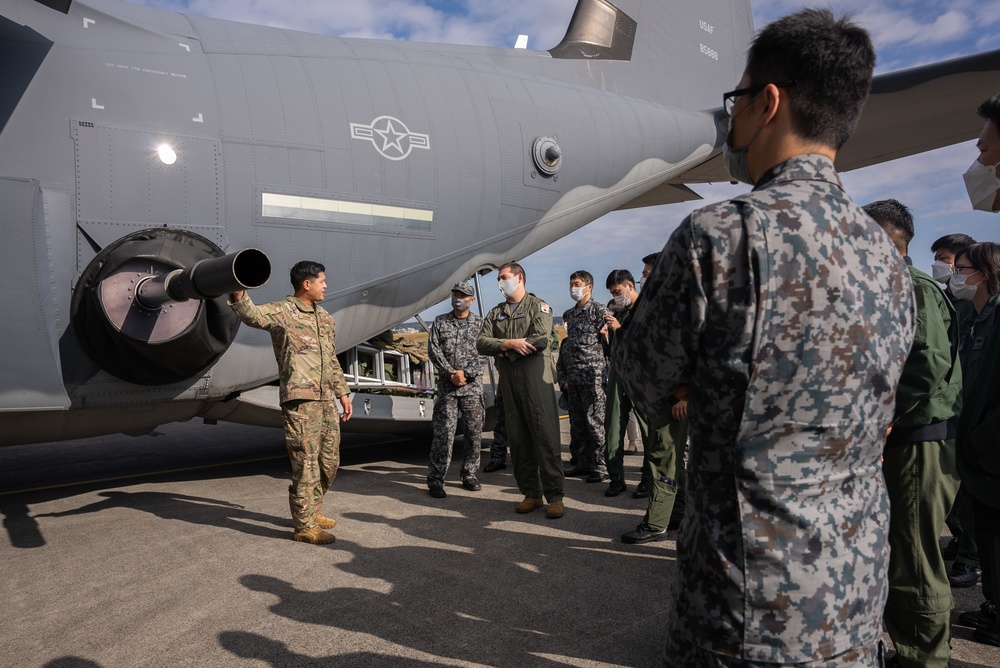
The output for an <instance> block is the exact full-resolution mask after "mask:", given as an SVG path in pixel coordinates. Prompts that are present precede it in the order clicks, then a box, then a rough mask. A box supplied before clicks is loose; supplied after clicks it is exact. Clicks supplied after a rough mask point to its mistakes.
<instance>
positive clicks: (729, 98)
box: [722, 81, 795, 116]
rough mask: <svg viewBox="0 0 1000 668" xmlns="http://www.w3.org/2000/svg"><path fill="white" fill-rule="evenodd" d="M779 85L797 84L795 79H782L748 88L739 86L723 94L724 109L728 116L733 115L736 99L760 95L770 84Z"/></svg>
mask: <svg viewBox="0 0 1000 668" xmlns="http://www.w3.org/2000/svg"><path fill="white" fill-rule="evenodd" d="M771 85H774V86H777V87H778V88H790V87H792V86H794V85H795V82H794V81H782V82H781V83H773V82H768V83H762V84H757V85H755V86H747V87H746V88H737V89H736V90H731V91H729V92H728V93H723V94H722V110H723V111H724V112H726V116H732V115H733V107H734V106H735V105H736V99H737V98H739V97H742V96H743V95H753V96H754V97H756V96H758V95H760V93H761V91H763V90H764V89H765V88H767V87H768V86H771Z"/></svg>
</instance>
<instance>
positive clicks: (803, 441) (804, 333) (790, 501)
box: [612, 155, 914, 668]
mask: <svg viewBox="0 0 1000 668" xmlns="http://www.w3.org/2000/svg"><path fill="white" fill-rule="evenodd" d="M913 329H914V315H913V298H912V288H911V285H910V279H909V276H908V275H907V272H906V267H905V264H904V263H903V260H902V258H901V257H900V256H899V253H898V251H897V250H896V249H895V248H894V247H893V246H892V245H891V244H890V242H889V239H888V237H887V235H886V234H885V233H884V232H883V231H882V229H881V228H879V227H878V226H877V225H876V224H875V222H874V221H872V220H871V219H870V218H868V216H867V215H866V214H865V213H864V211H863V210H862V209H861V208H860V207H858V206H857V205H856V204H855V203H854V202H853V201H851V199H850V198H849V197H848V196H847V195H846V194H845V193H844V191H843V187H842V186H841V184H840V181H839V180H838V178H837V174H836V170H835V168H834V166H833V163H832V162H831V161H830V160H829V159H827V158H825V157H823V156H818V155H800V156H796V157H793V158H791V159H789V160H787V161H785V162H783V163H781V164H779V165H777V166H775V167H773V168H772V169H770V170H769V171H768V172H767V173H765V174H764V175H763V176H762V177H761V179H760V180H759V181H758V184H757V186H756V187H755V189H754V191H753V192H752V193H749V194H747V195H744V196H741V197H738V198H735V199H733V200H730V201H726V202H721V203H719V204H715V205H712V206H709V207H706V208H704V209H700V210H698V211H695V212H694V213H692V214H691V215H690V216H688V218H687V219H685V221H684V222H683V223H681V225H680V227H679V228H678V229H677V230H676V231H675V232H674V234H673V235H672V236H671V237H670V240H669V241H668V242H667V244H666V246H665V248H664V250H663V252H662V253H661V256H660V259H659V260H658V261H657V264H656V266H655V267H654V269H653V273H652V275H651V277H650V279H649V280H648V282H647V283H646V286H645V289H644V290H643V296H642V299H640V300H639V303H638V304H637V305H636V313H635V315H634V317H633V322H632V323H631V325H630V326H629V328H628V330H627V331H626V332H625V334H624V338H623V340H622V341H620V344H621V345H619V346H617V347H616V348H615V349H614V350H613V351H612V359H613V361H614V362H615V363H617V364H618V365H619V368H620V371H621V373H622V377H623V379H624V381H625V384H626V388H627V392H628V394H629V396H631V397H632V398H633V400H634V401H636V403H638V404H639V405H640V407H642V408H643V409H644V410H645V411H646V412H647V413H648V414H653V415H658V414H662V413H664V412H665V411H666V408H667V407H668V406H669V405H670V395H671V392H672V391H673V390H674V389H675V388H676V387H677V386H678V385H679V384H680V382H681V379H682V378H683V377H685V376H690V378H691V382H692V394H691V398H690V400H689V408H690V417H689V424H690V450H689V455H688V457H689V459H688V489H687V512H686V513H685V515H684V520H683V522H682V523H681V527H680V534H679V538H678V549H677V552H678V555H679V564H678V583H677V588H676V611H675V614H674V616H673V619H672V622H673V628H672V630H671V631H670V632H669V633H668V634H667V636H668V641H667V648H666V654H665V665H667V666H675V667H676V666H684V667H685V668H699V667H701V666H721V665H726V666H729V665H743V662H752V663H762V664H776V665H788V664H800V663H801V664H802V665H803V666H810V667H812V666H876V665H879V663H878V662H879V660H880V659H879V654H880V653H881V651H882V649H883V648H882V646H881V640H880V632H881V622H882V611H883V609H884V607H885V601H886V596H887V593H888V572H887V566H888V557H889V554H888V552H889V550H888V540H887V538H888V537H887V535H886V534H887V529H888V519H889V503H888V497H887V495H886V491H885V482H884V480H883V477H882V467H881V462H880V459H881V456H882V444H883V439H884V437H885V430H886V428H887V427H888V425H889V423H890V422H891V421H892V416H893V410H894V407H895V388H896V384H897V381H898V380H899V376H900V372H901V371H902V368H903V362H904V360H905V358H906V355H907V353H908V352H909V349H910V344H911V342H912V340H913Z"/></svg>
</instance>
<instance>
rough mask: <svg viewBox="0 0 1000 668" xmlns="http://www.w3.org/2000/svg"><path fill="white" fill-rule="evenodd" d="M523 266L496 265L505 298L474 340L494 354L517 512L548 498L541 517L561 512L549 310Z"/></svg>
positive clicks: (483, 351) (482, 349)
mask: <svg viewBox="0 0 1000 668" xmlns="http://www.w3.org/2000/svg"><path fill="white" fill-rule="evenodd" d="M524 279H525V275H524V269H523V268H522V267H521V265H519V264H517V263H516V262H510V263H508V264H505V265H503V266H502V267H500V272H499V274H498V281H499V285H500V291H501V292H502V293H503V295H504V297H505V300H504V301H503V302H501V303H500V304H498V305H497V306H495V307H493V309H492V310H491V311H490V312H489V313H488V314H487V315H486V319H485V320H484V321H483V329H482V331H481V332H480V334H479V338H477V339H476V348H477V349H478V350H479V353H480V354H481V355H493V356H495V357H496V359H497V370H498V371H499V372H500V391H501V392H502V393H503V403H504V409H505V410H506V413H507V439H508V444H509V445H510V457H511V461H512V463H513V464H514V479H515V480H516V481H517V487H518V489H520V490H521V493H522V494H524V500H523V501H521V503H519V504H517V507H516V508H515V510H516V511H517V512H519V513H530V512H531V511H532V510H535V509H536V508H541V507H542V505H543V502H542V495H543V494H544V495H545V498H546V499H547V500H548V502H549V507H548V509H547V511H546V513H545V516H546V517H548V518H549V519H557V518H560V517H562V516H563V512H564V508H563V482H564V480H565V478H564V475H563V467H562V457H561V454H560V446H561V444H560V437H559V412H558V407H557V406H556V394H555V389H554V388H553V384H554V383H555V381H556V379H555V365H554V364H553V363H552V346H551V345H550V344H551V343H552V338H551V335H552V308H551V307H550V306H549V305H548V304H546V303H545V302H544V301H542V300H541V299H539V298H538V297H536V296H534V295H533V294H530V293H529V292H528V291H527V290H526V288H525V285H524Z"/></svg>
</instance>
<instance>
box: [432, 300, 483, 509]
mask: <svg viewBox="0 0 1000 668" xmlns="http://www.w3.org/2000/svg"><path fill="white" fill-rule="evenodd" d="M474 301H476V291H475V290H473V289H472V285H470V284H469V283H468V281H466V282H463V283H458V284H456V285H455V287H453V288H452V289H451V312H449V313H445V314H443V315H439V316H438V317H437V318H435V319H434V324H433V325H432V326H431V333H430V338H429V339H428V344H427V350H428V352H429V353H430V358H431V362H432V363H433V364H434V367H435V368H436V369H437V375H438V383H437V399H436V400H435V401H434V418H433V421H434V437H433V439H432V440H431V464H430V470H429V471H428V472H427V487H428V489H429V490H430V495H431V496H433V497H434V498H435V499H443V498H445V497H446V496H447V494H446V493H445V491H444V476H445V474H446V473H447V472H448V465H449V464H451V451H452V445H453V442H454V440H455V426H456V424H457V422H458V414H459V411H461V413H462V433H463V436H464V440H465V458H464V460H463V463H462V487H464V488H465V489H467V490H469V491H471V492H478V491H479V490H480V489H482V485H480V484H479V481H478V480H477V479H476V472H477V471H478V470H479V451H480V449H481V447H482V436H483V418H484V415H485V408H484V405H483V358H482V357H480V355H479V353H478V352H476V337H477V336H479V330H480V329H482V326H483V319H482V318H480V317H479V316H478V315H476V314H474V313H472V312H471V311H470V309H471V308H472V303H473V302H474Z"/></svg>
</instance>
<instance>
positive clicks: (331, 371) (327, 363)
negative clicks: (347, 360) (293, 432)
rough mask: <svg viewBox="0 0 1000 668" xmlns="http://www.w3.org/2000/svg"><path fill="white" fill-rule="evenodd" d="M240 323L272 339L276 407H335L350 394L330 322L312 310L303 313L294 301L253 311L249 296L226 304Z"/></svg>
mask: <svg viewBox="0 0 1000 668" xmlns="http://www.w3.org/2000/svg"><path fill="white" fill-rule="evenodd" d="M230 306H231V307H232V309H233V311H234V312H235V313H236V315H237V316H238V317H239V319H240V320H242V321H243V322H244V323H246V324H247V325H249V326H251V327H256V328H257V329H264V330H267V331H268V332H269V333H270V334H271V345H272V346H273V347H274V357H275V359H276V360H277V362H278V378H279V380H280V382H281V393H280V401H281V403H282V404H284V403H285V402H286V401H293V400H296V399H311V400H320V401H334V400H335V399H337V398H338V397H342V396H344V395H345V394H350V392H351V391H350V389H349V388H348V387H347V381H346V380H345V379H344V371H343V369H341V368H340V362H339V361H338V360H337V350H336V348H335V346H334V334H335V331H334V324H333V316H331V315H330V314H329V313H327V312H326V310H325V309H324V308H323V307H322V306H320V305H319V304H316V305H315V306H314V307H313V308H309V307H307V306H306V305H305V304H303V303H302V302H301V301H300V300H298V299H296V298H295V297H286V298H285V299H284V300H283V301H280V302H269V303H267V304H261V305H260V306H257V305H256V304H254V303H253V301H252V300H251V299H250V295H248V294H247V293H243V299H241V300H239V301H238V302H236V303H235V304H233V303H230Z"/></svg>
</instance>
